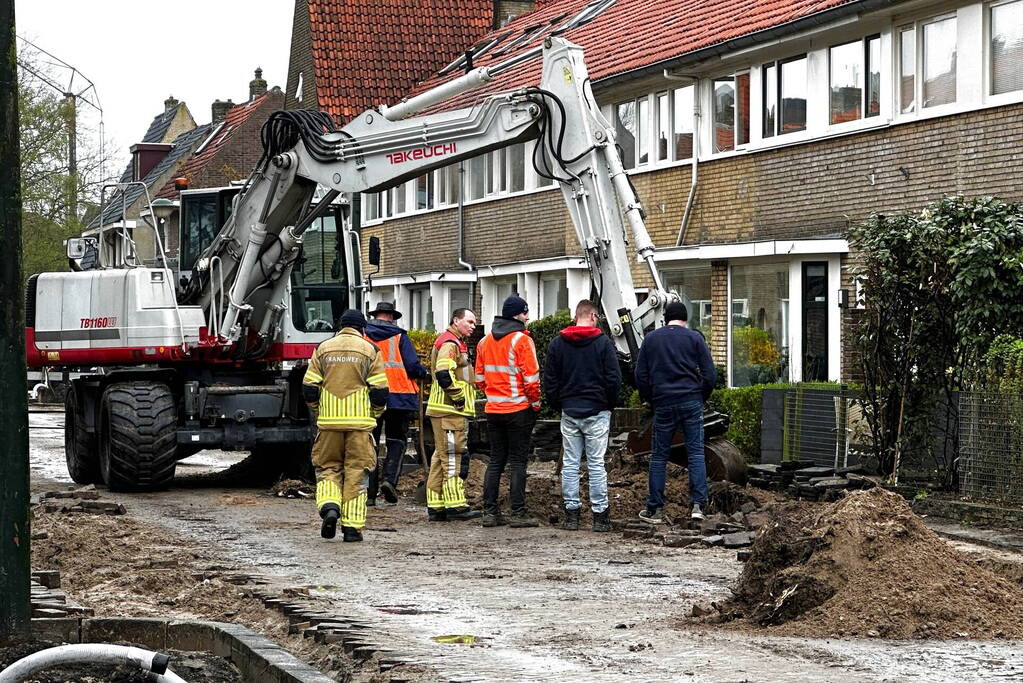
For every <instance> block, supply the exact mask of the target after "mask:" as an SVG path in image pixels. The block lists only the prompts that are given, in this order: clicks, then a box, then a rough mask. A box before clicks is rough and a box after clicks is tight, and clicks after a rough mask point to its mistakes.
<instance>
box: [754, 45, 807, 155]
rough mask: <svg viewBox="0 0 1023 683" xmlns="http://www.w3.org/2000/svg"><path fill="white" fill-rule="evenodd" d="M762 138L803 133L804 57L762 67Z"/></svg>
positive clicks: (804, 108)
mask: <svg viewBox="0 0 1023 683" xmlns="http://www.w3.org/2000/svg"><path fill="white" fill-rule="evenodd" d="M763 89H764V110H763V124H764V137H765V138H769V137H772V136H775V135H784V134H785V133H794V132H796V131H800V130H806V89H807V85H806V55H799V56H798V57H792V58H791V59H785V60H782V61H780V62H770V63H768V64H765V65H764V67H763Z"/></svg>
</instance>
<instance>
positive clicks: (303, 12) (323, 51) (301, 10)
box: [285, 0, 533, 124]
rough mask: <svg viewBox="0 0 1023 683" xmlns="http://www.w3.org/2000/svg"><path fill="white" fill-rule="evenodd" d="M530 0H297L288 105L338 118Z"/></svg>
mask: <svg viewBox="0 0 1023 683" xmlns="http://www.w3.org/2000/svg"><path fill="white" fill-rule="evenodd" d="M532 5H533V3H532V2H502V1H500V0H497V1H495V0H394V1H392V2H386V3H382V2H378V1H377V0H296V2H295V20H294V24H293V26H292V34H291V56H290V61H289V63H288V86H287V88H285V92H286V93H287V99H286V101H285V107H286V108H287V109H319V110H322V111H326V112H329V113H330V114H331V115H332V116H333V117H334V118H335V120H336V121H338V122H339V123H340V124H344V123H346V122H347V121H349V120H351V119H352V117H354V116H358V115H359V114H361V113H362V112H364V111H366V110H367V109H369V108H370V107H375V106H377V105H379V104H387V103H390V102H393V101H396V100H398V99H399V98H400V97H401V96H402V95H404V94H405V93H406V92H408V91H409V90H411V89H412V88H414V87H415V86H416V85H418V84H419V83H420V82H421V81H423V80H425V79H426V78H429V77H430V76H431V75H433V74H434V73H435V72H437V71H438V70H439V69H441V68H442V67H443V66H444V65H445V64H447V63H448V62H450V61H451V60H452V59H453V58H454V57H456V56H457V55H458V54H460V53H461V52H462V51H463V50H465V49H467V48H468V47H471V46H472V45H473V43H475V42H476V41H477V40H478V39H479V38H480V37H482V36H483V35H485V34H486V33H488V32H489V31H490V30H492V29H493V28H494V27H495V26H498V25H500V23H501V20H502V19H503V18H507V17H509V16H513V15H514V14H516V13H521V12H522V11H524V10H528V9H531V8H532Z"/></svg>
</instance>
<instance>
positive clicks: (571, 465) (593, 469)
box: [561, 410, 611, 513]
mask: <svg viewBox="0 0 1023 683" xmlns="http://www.w3.org/2000/svg"><path fill="white" fill-rule="evenodd" d="M610 431H611V411H610V410H604V411H601V412H599V413H597V414H596V415H593V416H591V417H572V416H570V415H566V414H565V413H562V414H561V443H562V444H563V445H564V447H565V460H564V463H563V464H562V466H561V497H562V498H564V499H565V509H566V510H578V509H579V508H580V506H581V505H582V504H581V503H580V501H579V461H580V460H581V459H582V457H583V454H585V455H586V470H587V472H588V473H589V478H590V508H591V509H592V510H593V512H595V513H599V512H603V511H604V510H606V509H607V472H606V471H605V470H604V453H606V452H607V436H608V433H609V432H610Z"/></svg>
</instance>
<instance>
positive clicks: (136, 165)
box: [131, 142, 174, 180]
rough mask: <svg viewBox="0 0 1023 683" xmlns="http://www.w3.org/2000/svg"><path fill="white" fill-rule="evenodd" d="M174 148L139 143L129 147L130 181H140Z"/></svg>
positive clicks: (159, 144) (167, 144)
mask: <svg viewBox="0 0 1023 683" xmlns="http://www.w3.org/2000/svg"><path fill="white" fill-rule="evenodd" d="M173 148H174V145H171V144H169V143H158V142H140V143H138V144H137V145H132V146H131V179H132V180H142V179H143V178H145V177H146V176H147V175H149V172H150V171H152V170H153V168H155V167H156V165H157V164H158V163H160V162H161V161H163V159H164V157H166V156H167V154H168V153H169V152H170V151H171V149H173Z"/></svg>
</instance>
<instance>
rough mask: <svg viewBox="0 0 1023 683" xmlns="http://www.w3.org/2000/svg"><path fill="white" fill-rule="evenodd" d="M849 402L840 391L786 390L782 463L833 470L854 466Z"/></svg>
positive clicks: (844, 393)
mask: <svg viewBox="0 0 1023 683" xmlns="http://www.w3.org/2000/svg"><path fill="white" fill-rule="evenodd" d="M852 400H853V399H852V397H851V396H849V395H848V394H847V393H846V392H845V391H842V390H828V389H803V388H800V387H795V388H792V389H786V390H785V398H784V408H783V417H782V424H783V426H782V460H812V461H813V462H814V463H815V464H817V465H823V466H830V467H836V468H837V467H847V466H849V465H855V464H857V463H858V458H857V456H856V454H855V453H854V452H851V450H850V445H851V444H850V440H849V431H850V430H849V409H850V405H851V403H852Z"/></svg>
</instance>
